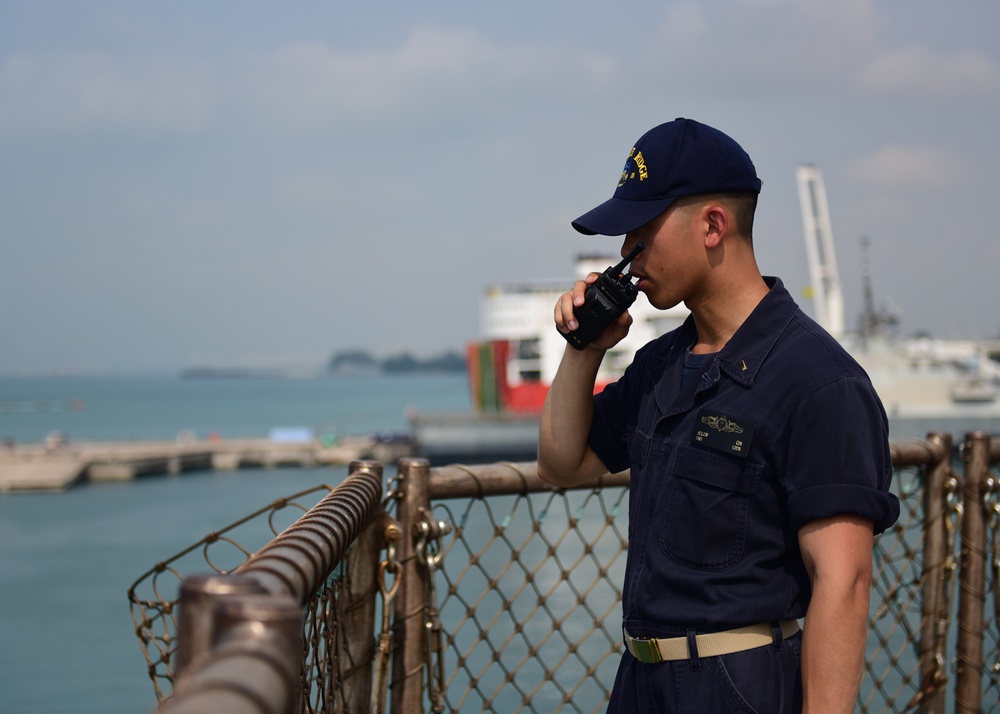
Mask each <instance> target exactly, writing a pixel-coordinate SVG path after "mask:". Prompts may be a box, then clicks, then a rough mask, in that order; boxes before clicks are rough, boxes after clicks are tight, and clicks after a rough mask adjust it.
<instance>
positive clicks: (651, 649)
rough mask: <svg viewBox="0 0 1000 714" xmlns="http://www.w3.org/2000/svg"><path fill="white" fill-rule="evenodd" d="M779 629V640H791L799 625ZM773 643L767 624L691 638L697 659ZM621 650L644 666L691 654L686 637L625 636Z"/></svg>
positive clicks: (786, 623) (788, 623)
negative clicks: (693, 639) (623, 649)
mask: <svg viewBox="0 0 1000 714" xmlns="http://www.w3.org/2000/svg"><path fill="white" fill-rule="evenodd" d="M779 625H780V627H781V637H782V639H785V638H788V637H791V636H792V635H794V634H795V633H796V632H798V631H799V623H798V622H797V621H796V620H784V621H782V622H781V623H779ZM773 641H774V629H773V628H772V627H771V625H770V624H769V623H767V622H762V623H760V624H759V625H747V626H746V627H738V628H736V629H735V630H724V631H722V632H709V633H707V634H704V635H695V646H696V647H697V649H698V652H697V655H698V657H718V656H719V655H727V654H733V653H734V652H743V651H744V650H752V649H753V648H754V647H763V646H764V645H769V644H771V643H772V642H773ZM625 646H626V647H628V651H629V652H631V653H632V656H633V657H635V658H636V659H637V660H639V661H640V662H645V663H646V664H655V663H656V662H673V661H677V660H681V659H690V657H691V653H690V652H688V639H687V637H669V638H666V639H652V638H646V637H632V636H631V635H630V634H629V633H628V632H626V633H625Z"/></svg>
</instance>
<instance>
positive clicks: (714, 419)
mask: <svg viewBox="0 0 1000 714" xmlns="http://www.w3.org/2000/svg"><path fill="white" fill-rule="evenodd" d="M756 429H757V425H756V424H754V423H753V422H752V421H747V420H746V419H736V418H733V417H730V416H726V415H725V414H720V413H718V412H714V411H710V410H707V409H704V410H702V411H701V412H700V413H699V414H698V423H697V424H695V427H694V435H693V436H692V437H691V441H692V442H693V443H695V444H701V445H702V446H707V447H708V448H710V449H715V450H716V451H721V452H722V453H724V454H732V455H733V456H742V457H743V458H746V456H747V454H749V453H750V442H751V440H752V439H753V433H754V431H755V430H756Z"/></svg>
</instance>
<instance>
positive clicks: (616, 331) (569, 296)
mask: <svg viewBox="0 0 1000 714" xmlns="http://www.w3.org/2000/svg"><path fill="white" fill-rule="evenodd" d="M599 277H601V274H600V273H590V274H589V275H588V276H587V277H586V278H584V279H583V280H578V281H576V283H575V284H574V285H573V289H572V290H570V291H569V292H566V293H563V294H562V295H561V296H560V297H559V300H558V301H557V302H556V308H555V321H556V328H557V329H558V330H559V331H560V332H562V333H563V334H567V333H569V332H572V331H573V330H575V329H577V328H578V327H579V326H580V323H578V322H577V320H576V314H575V312H574V310H575V308H578V307H583V303H584V301H585V300H586V293H587V288H589V287H590V286H591V285H593V284H594V283H596V282H597V279H598V278H599ZM631 326H632V316H631V315H630V314H629V313H628V311H627V310H626V311H625V312H623V313H622V314H621V315H619V316H618V318H617V319H616V320H615V321H614V322H612V323H611V324H609V325H608V326H607V327H605V328H604V329H603V330H601V332H600V333H599V334H598V335H597V337H595V338H594V340H593V341H592V342H591V343H590V345H588V349H589V348H593V349H597V350H600V351H601V352H607V351H608V350H609V349H611V348H612V347H614V346H615V345H617V344H618V343H619V342H621V341H622V340H623V339H625V336H626V335H627V334H628V331H629V328H630V327H631Z"/></svg>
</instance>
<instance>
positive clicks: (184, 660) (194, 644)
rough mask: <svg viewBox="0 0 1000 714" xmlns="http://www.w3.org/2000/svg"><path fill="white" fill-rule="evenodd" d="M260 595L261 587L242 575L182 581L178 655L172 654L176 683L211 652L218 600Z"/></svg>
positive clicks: (204, 576)
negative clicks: (194, 664) (189, 667)
mask: <svg viewBox="0 0 1000 714" xmlns="http://www.w3.org/2000/svg"><path fill="white" fill-rule="evenodd" d="M263 592H264V588H262V587H261V586H260V583H258V582H257V581H256V580H254V579H253V578H250V577H247V576H245V575H218V574H216V573H204V574H203V573H199V574H196V575H190V576H188V577H186V578H184V581H183V582H182V583H181V593H180V603H179V606H180V613H179V615H178V623H177V651H176V653H175V654H174V681H175V682H178V683H179V682H180V681H181V679H182V678H183V677H184V675H185V674H186V672H187V669H188V666H189V665H191V664H192V663H193V662H196V661H197V660H198V659H199V658H202V657H204V656H205V655H207V654H208V652H209V651H211V649H212V639H213V627H214V622H215V606H216V603H218V601H219V598H222V597H226V596H230V595H251V594H258V593H263Z"/></svg>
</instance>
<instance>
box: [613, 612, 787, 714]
mask: <svg viewBox="0 0 1000 714" xmlns="http://www.w3.org/2000/svg"><path fill="white" fill-rule="evenodd" d="M801 651H802V633H801V632H799V633H796V634H795V635H793V636H792V637H789V638H788V639H786V640H784V641H783V642H781V643H780V644H779V645H778V646H777V647H775V646H774V645H766V646H764V647H756V648H754V649H751V650H746V651H744V652H735V653H733V654H729V655H723V656H721V657H703V658H701V659H699V660H690V659H685V660H678V661H676V662H658V663H656V664H643V663H642V662H640V661H638V660H637V659H636V658H635V657H633V656H632V655H631V654H629V653H628V652H625V654H624V655H623V656H622V661H621V664H620V665H619V667H618V676H617V677H616V678H615V686H614V690H613V691H612V693H611V703H610V704H609V705H608V714H716V713H718V714H729V713H730V712H739V714H800V712H801V711H802V668H801Z"/></svg>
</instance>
